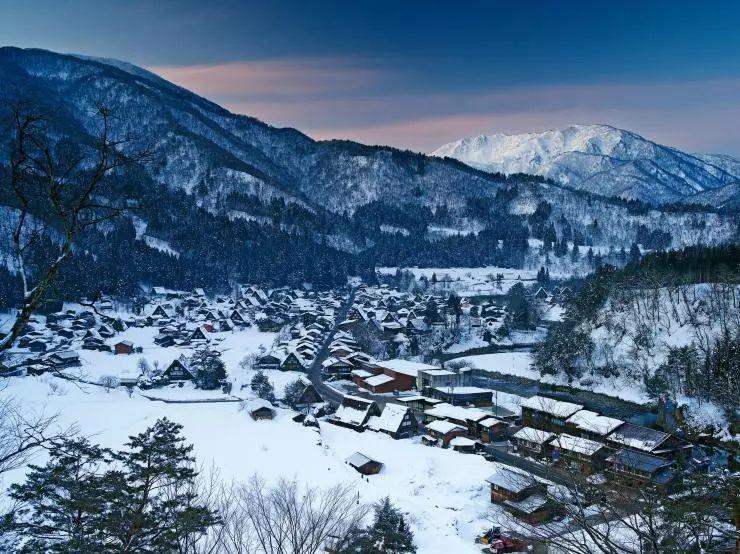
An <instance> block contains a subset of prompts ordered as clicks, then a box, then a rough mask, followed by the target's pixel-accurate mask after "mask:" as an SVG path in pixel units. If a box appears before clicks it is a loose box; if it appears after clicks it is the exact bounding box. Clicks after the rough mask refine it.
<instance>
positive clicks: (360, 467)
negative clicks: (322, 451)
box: [345, 452, 383, 475]
mask: <svg viewBox="0 0 740 554" xmlns="http://www.w3.org/2000/svg"><path fill="white" fill-rule="evenodd" d="M345 463H346V464H348V465H349V466H350V467H352V468H354V469H355V470H356V471H357V472H358V473H360V474H362V475H376V474H378V473H380V470H381V469H383V464H382V463H381V462H379V461H377V460H374V459H373V458H371V457H370V456H366V455H365V454H362V453H361V452H355V453H354V454H352V455H351V456H349V457H348V458H347V459H346V460H345Z"/></svg>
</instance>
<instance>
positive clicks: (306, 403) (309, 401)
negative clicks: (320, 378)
mask: <svg viewBox="0 0 740 554" xmlns="http://www.w3.org/2000/svg"><path fill="white" fill-rule="evenodd" d="M301 383H302V384H303V385H304V389H303V391H302V392H301V393H300V394H299V395H298V398H297V399H296V400H295V402H294V403H293V406H292V407H293V408H294V409H295V410H299V411H301V410H308V409H309V408H310V407H311V406H313V405H315V404H320V403H321V402H323V400H322V399H321V396H319V393H318V392H317V391H316V387H314V386H313V383H311V382H310V381H307V380H304V379H301Z"/></svg>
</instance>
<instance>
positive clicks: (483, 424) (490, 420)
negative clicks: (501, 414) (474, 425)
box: [478, 417, 505, 427]
mask: <svg viewBox="0 0 740 554" xmlns="http://www.w3.org/2000/svg"><path fill="white" fill-rule="evenodd" d="M499 423H505V422H504V421H501V420H500V419H496V418H495V417H487V418H486V419H484V420H483V421H479V422H478V425H480V426H481V427H493V426H494V425H498V424H499Z"/></svg>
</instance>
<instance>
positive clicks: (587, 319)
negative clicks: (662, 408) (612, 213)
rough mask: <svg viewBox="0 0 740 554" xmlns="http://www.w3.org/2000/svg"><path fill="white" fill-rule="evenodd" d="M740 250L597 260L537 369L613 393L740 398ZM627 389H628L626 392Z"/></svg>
mask: <svg viewBox="0 0 740 554" xmlns="http://www.w3.org/2000/svg"><path fill="white" fill-rule="evenodd" d="M738 264H740V248H739V247H738V246H737V245H728V246H723V247H715V248H706V247H691V248H686V249H684V250H681V251H675V252H667V253H659V254H651V255H648V256H646V257H644V258H643V259H642V260H641V261H639V262H634V263H629V264H628V265H627V266H626V267H625V268H623V269H621V270H617V269H614V268H612V267H604V268H602V269H600V270H599V271H597V272H596V273H595V274H594V275H593V276H592V277H590V278H589V279H588V280H587V281H586V283H585V284H584V286H583V288H582V289H581V291H580V292H579V294H578V295H577V296H576V297H575V298H574V299H573V300H572V301H571V302H570V303H569V304H568V306H567V308H566V312H565V316H564V318H563V321H562V323H559V324H557V325H555V326H553V327H552V328H551V330H550V332H549V334H548V337H547V340H546V342H545V344H544V345H543V346H542V347H541V348H540V349H539V351H538V352H537V355H536V362H535V363H536V367H537V368H538V369H539V371H540V372H541V374H543V375H556V376H558V375H559V376H564V377H566V378H567V380H568V381H570V382H576V383H581V384H583V383H591V384H592V385H594V386H597V385H598V386H601V387H603V388H608V387H610V386H611V387H612V388H613V389H614V391H615V393H619V394H620V395H625V394H627V395H629V394H632V395H633V396H634V397H636V398H640V397H643V398H645V397H650V398H653V399H656V398H659V397H664V398H670V399H673V400H676V401H678V402H684V401H687V399H689V400H690V401H692V402H694V403H696V404H701V403H712V404H714V405H715V406H718V407H719V408H721V409H722V410H724V411H725V412H726V413H727V414H728V415H729V414H732V413H733V412H734V410H736V409H737V406H738V405H740V348H738V345H740V272H739V271H738V268H739V265H738ZM630 390H631V391H632V392H630Z"/></svg>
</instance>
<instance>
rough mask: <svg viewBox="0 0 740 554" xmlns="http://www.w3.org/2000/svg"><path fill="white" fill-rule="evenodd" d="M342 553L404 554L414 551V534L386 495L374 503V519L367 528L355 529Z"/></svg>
mask: <svg viewBox="0 0 740 554" xmlns="http://www.w3.org/2000/svg"><path fill="white" fill-rule="evenodd" d="M348 542H349V546H348V547H347V548H346V549H345V550H344V551H343V554H350V553H351V554H405V553H413V552H416V546H414V535H413V533H412V532H411V529H409V526H408V524H407V523H406V520H405V519H404V517H403V514H402V513H401V511H400V510H398V509H397V508H395V507H394V506H393V504H391V501H390V499H389V498H388V497H385V498H384V499H383V500H381V501H380V502H379V503H378V504H376V505H375V519H374V521H373V524H372V525H371V526H370V527H368V528H367V529H355V530H354V531H353V532H352V534H351V538H350V539H349V541H348Z"/></svg>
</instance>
